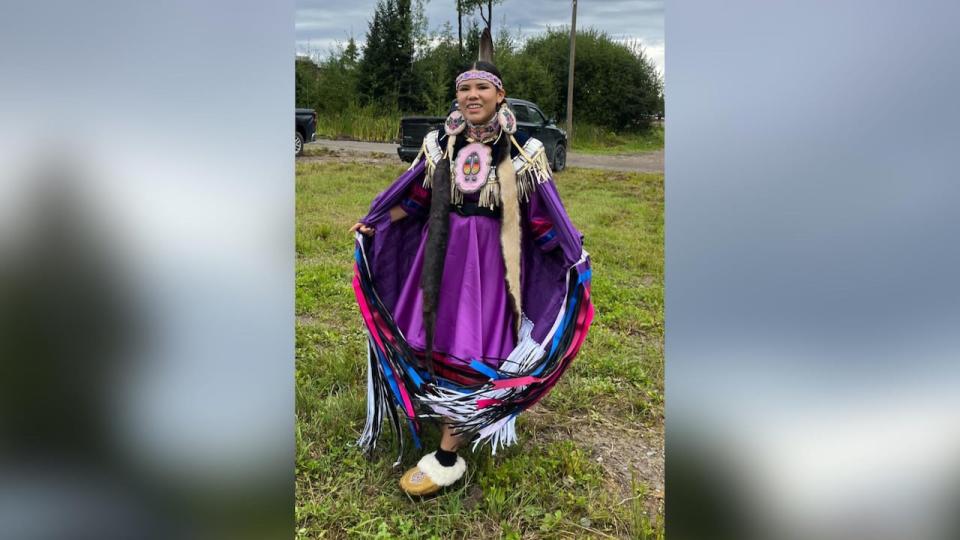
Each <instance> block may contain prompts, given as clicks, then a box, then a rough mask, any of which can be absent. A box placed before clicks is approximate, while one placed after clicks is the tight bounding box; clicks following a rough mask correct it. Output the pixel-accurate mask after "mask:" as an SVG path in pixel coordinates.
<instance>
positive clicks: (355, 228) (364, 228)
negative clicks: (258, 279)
mask: <svg viewBox="0 0 960 540" xmlns="http://www.w3.org/2000/svg"><path fill="white" fill-rule="evenodd" d="M357 231H360V232H361V233H362V234H365V235H367V236H373V232H374V231H373V227H367V226H366V225H364V224H363V223H357V224H355V225H354V226H353V227H350V232H357Z"/></svg>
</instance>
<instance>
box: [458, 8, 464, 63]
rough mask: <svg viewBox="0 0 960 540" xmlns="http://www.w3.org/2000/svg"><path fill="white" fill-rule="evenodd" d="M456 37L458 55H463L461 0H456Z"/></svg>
mask: <svg viewBox="0 0 960 540" xmlns="http://www.w3.org/2000/svg"><path fill="white" fill-rule="evenodd" d="M457 38H458V39H459V40H460V56H461V57H463V0H457Z"/></svg>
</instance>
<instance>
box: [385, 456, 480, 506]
mask: <svg viewBox="0 0 960 540" xmlns="http://www.w3.org/2000/svg"><path fill="white" fill-rule="evenodd" d="M466 472H467V462H466V461H464V460H463V458H462V457H460V456H457V462H456V463H455V464H453V465H451V466H450V467H444V466H443V465H441V464H440V462H439V461H437V456H436V452H430V453H429V454H427V455H425V456H423V457H422V458H420V461H418V462H417V466H416V467H413V468H412V469H410V470H408V471H407V472H405V473H403V476H402V477H400V489H402V490H403V491H405V492H407V493H408V494H410V495H416V496H421V497H422V496H425V495H433V494H434V493H436V492H438V491H440V490H441V489H443V488H444V487H446V486H449V485H451V484H453V483H455V482H456V481H457V480H460V479H461V478H463V475H464V473H466Z"/></svg>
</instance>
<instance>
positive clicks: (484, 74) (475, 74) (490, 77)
mask: <svg viewBox="0 0 960 540" xmlns="http://www.w3.org/2000/svg"><path fill="white" fill-rule="evenodd" d="M471 79H483V80H485V81H488V82H490V83H492V84H493V85H494V86H496V87H497V88H499V89H500V90H503V83H502V82H500V77H497V76H496V75H494V74H493V73H490V72H489V71H481V70H479V69H471V70H468V71H464V72H463V73H461V74H460V75H458V76H457V86H460V83H462V82H463V81H469V80H471Z"/></svg>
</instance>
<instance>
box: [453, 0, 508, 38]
mask: <svg viewBox="0 0 960 540" xmlns="http://www.w3.org/2000/svg"><path fill="white" fill-rule="evenodd" d="M502 3H503V0H458V7H459V6H462V8H463V12H469V11H472V10H474V9H479V10H480V18H481V19H483V23H484V24H485V25H486V28H487V30H489V31H490V35H491V36H492V35H493V6H494V4H502ZM484 7H486V8H487V13H486V15H484V13H483V8H484Z"/></svg>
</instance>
